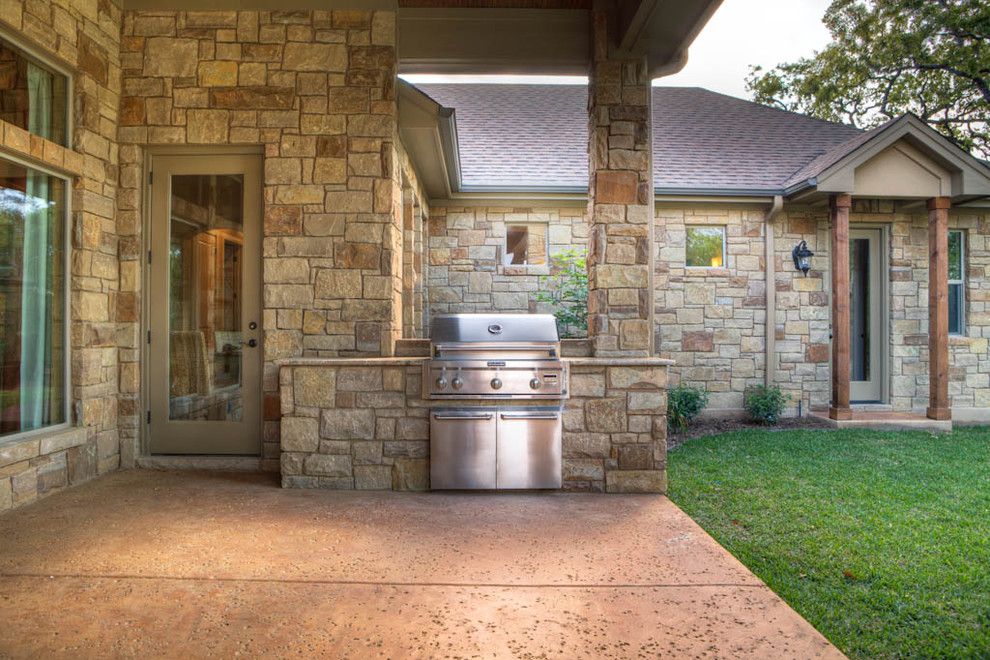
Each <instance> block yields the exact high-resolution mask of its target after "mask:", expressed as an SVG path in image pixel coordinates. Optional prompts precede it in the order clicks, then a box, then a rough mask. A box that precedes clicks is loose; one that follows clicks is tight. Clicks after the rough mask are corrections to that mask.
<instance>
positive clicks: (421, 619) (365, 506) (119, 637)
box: [0, 470, 841, 658]
mask: <svg viewBox="0 0 990 660" xmlns="http://www.w3.org/2000/svg"><path fill="white" fill-rule="evenodd" d="M0 621H2V622H3V625H0V657H6V656H11V657H36V656H39V655H43V656H63V657H67V656H72V657H89V656H107V655H114V656H173V657H175V656H185V657H190V656H204V655H210V654H213V655H223V656H231V655H234V654H237V653H239V654H241V655H248V656H259V655H269V656H286V655H296V656H298V655H302V656H309V655H316V654H325V655H330V656H334V657H392V658H398V657H437V656H443V657H469V656H470V657H562V658H575V657H633V656H644V655H646V656H660V655H663V656H667V655H669V656H675V657H684V656H705V657H744V656H748V657H760V658H766V657H775V658H783V657H801V658H808V657H841V654H840V653H839V652H838V651H837V650H836V649H835V648H834V647H832V646H831V645H830V644H829V643H828V642H827V641H826V640H825V639H824V638H823V637H822V636H821V635H820V634H819V633H818V632H817V631H815V630H814V629H813V628H812V627H811V626H810V625H809V624H808V623H807V622H805V621H804V620H803V619H802V618H801V617H799V616H798V615H797V614H796V613H795V612H794V611H793V610H791V609H790V608H789V607H788V606H787V605H786V604H785V603H784V602H783V601H781V600H780V598H778V597H777V596H776V595H775V594H774V593H773V592H771V591H770V590H769V589H768V588H767V587H766V586H765V585H764V584H763V583H761V582H760V581H759V580H758V579H757V578H756V577H755V576H754V575H753V574H752V573H750V572H749V571H748V570H747V569H746V568H745V567H744V566H742V565H741V564H740V563H739V562H738V561H736V560H735V559H734V558H733V557H732V556H730V555H729V554H728V553H727V552H725V551H724V550H723V549H722V548H721V547H720V546H718V545H717V544H716V543H715V542H714V541H713V540H712V539H711V538H710V537H709V536H708V535H707V534H705V532H704V531H702V530H701V528H699V527H698V526H697V525H696V524H695V523H694V522H693V521H691V520H690V519H689V518H688V517H687V516H686V515H685V514H684V513H683V512H681V511H680V510H679V509H678V508H677V507H676V506H674V505H673V504H672V503H671V502H670V501H669V500H667V499H666V498H663V497H658V496H616V495H611V496H602V495H573V494H504V495H492V494H442V493H426V494H395V493H356V492H346V493H344V492H323V491H289V490H282V489H280V488H278V487H277V485H276V482H275V479H274V477H267V476H261V475H245V474H230V473H226V474H225V473H203V472H199V473H195V472H155V471H144V470H135V471H129V472H121V473H116V474H113V475H110V476H108V477H105V478H102V479H99V480H97V481H94V482H91V483H89V484H86V485H83V486H81V487H79V488H75V489H72V490H69V491H66V492H63V493H60V494H57V495H54V496H52V497H49V498H46V499H44V500H42V501H40V502H38V503H36V504H33V505H30V506H27V507H24V508H21V509H17V510H14V511H12V512H10V513H8V514H6V515H3V516H0Z"/></svg>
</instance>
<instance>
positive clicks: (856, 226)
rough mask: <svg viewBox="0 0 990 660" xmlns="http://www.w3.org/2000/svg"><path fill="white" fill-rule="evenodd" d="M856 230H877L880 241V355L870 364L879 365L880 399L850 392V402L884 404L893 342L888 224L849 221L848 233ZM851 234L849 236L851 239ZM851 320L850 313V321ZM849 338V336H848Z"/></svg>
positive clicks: (886, 400)
mask: <svg viewBox="0 0 990 660" xmlns="http://www.w3.org/2000/svg"><path fill="white" fill-rule="evenodd" d="M856 230H868V231H870V230H872V231H877V232H879V238H878V240H879V241H880V250H879V252H880V267H879V272H880V282H879V284H880V286H879V287H878V293H879V294H880V303H881V309H882V311H881V314H880V335H881V341H880V342H879V346H880V355H879V356H875V357H876V358H878V359H873V357H872V356H871V364H872V365H875V366H879V367H880V370H881V371H880V375H879V381H880V399H879V400H878V401H863V400H855V399H853V398H852V396H851V392H850V404H852V405H867V406H868V405H871V404H872V405H886V404H889V403H890V381H891V373H892V371H893V370H892V369H891V364H890V356H891V346H892V343H893V337H891V334H890V225H889V224H885V223H876V222H862V223H860V222H850V223H849V231H850V233H852V232H854V231H856ZM851 238H852V236H850V240H851ZM851 320H852V317H851V314H850V321H851ZM850 339H851V337H850Z"/></svg>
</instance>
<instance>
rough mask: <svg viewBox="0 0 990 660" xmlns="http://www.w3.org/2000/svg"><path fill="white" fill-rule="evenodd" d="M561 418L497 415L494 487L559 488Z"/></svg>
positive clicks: (538, 413) (534, 413)
mask: <svg viewBox="0 0 990 660" xmlns="http://www.w3.org/2000/svg"><path fill="white" fill-rule="evenodd" d="M561 431H562V428H561V414H560V411H558V410H513V411H509V410H504V411H501V412H500V413H499V415H498V450H497V452H496V454H497V456H498V480H497V481H498V487H499V488H560V486H561Z"/></svg>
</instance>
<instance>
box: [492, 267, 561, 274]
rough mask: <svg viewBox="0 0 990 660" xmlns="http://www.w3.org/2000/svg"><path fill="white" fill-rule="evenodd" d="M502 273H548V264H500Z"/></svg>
mask: <svg viewBox="0 0 990 660" xmlns="http://www.w3.org/2000/svg"><path fill="white" fill-rule="evenodd" d="M502 274H503V275H549V274H550V266H536V265H533V266H502Z"/></svg>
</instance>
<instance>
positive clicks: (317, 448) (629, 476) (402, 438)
mask: <svg viewBox="0 0 990 660" xmlns="http://www.w3.org/2000/svg"><path fill="white" fill-rule="evenodd" d="M427 359H428V358H427V357H426V356H421V357H420V356H416V357H366V358H357V357H344V358H287V359H283V360H281V361H279V362H278V366H279V399H280V406H281V419H280V425H279V433H280V442H281V474H282V486H283V487H286V488H336V489H359V490H360V489H372V490H375V489H377V490H428V489H429V487H430V483H429V475H430V464H429V456H430V433H429V429H430V423H429V415H430V410H431V408H433V407H434V406H438V405H442V406H452V405H454V406H462V405H463V406H478V405H486V406H490V407H497V406H499V405H502V403H501V402H498V401H478V400H473V401H472V400H470V399H443V400H426V399H424V398H423V395H422V378H423V374H422V367H423V363H424V362H425V361H426V360H427ZM563 361H564V363H565V364H566V365H567V366H568V371H569V392H570V393H569V397H568V398H567V399H566V400H564V401H553V400H536V399H534V400H529V401H526V402H525V404H526V405H552V406H561V407H562V408H563V475H562V476H563V488H564V490H578V491H597V492H613V493H633V492H648V493H663V492H665V491H666V485H667V480H666V465H667V369H668V367H669V366H670V365H672V364H673V362H672V361H671V360H666V359H662V358H655V357H648V358H625V357H579V356H575V357H565V358H563ZM518 404H519V402H515V405H518Z"/></svg>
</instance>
